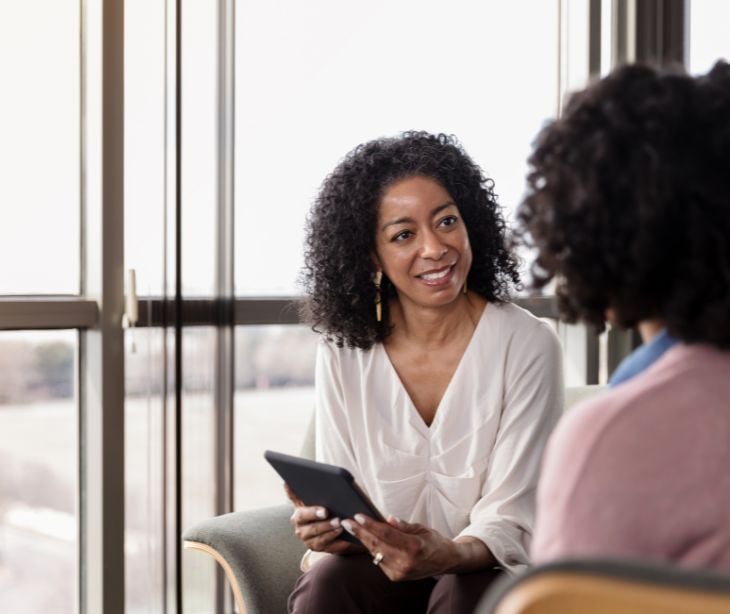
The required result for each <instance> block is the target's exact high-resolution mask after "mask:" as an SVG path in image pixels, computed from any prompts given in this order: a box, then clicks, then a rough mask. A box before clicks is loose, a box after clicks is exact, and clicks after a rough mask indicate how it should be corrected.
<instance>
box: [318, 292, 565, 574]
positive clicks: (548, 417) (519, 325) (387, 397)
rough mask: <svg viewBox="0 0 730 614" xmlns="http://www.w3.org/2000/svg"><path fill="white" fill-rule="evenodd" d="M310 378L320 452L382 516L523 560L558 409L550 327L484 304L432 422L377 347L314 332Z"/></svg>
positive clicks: (507, 561) (558, 364) (509, 560)
mask: <svg viewBox="0 0 730 614" xmlns="http://www.w3.org/2000/svg"><path fill="white" fill-rule="evenodd" d="M315 380H316V456H317V459H318V460H322V461H324V462H327V463H332V464H336V465H340V466H343V467H345V468H347V469H348V470H349V471H350V472H351V473H352V474H353V475H354V476H355V480H356V481H357V482H358V484H360V486H361V487H362V488H363V489H364V490H365V492H367V493H368V495H369V496H370V498H371V499H372V500H373V502H374V503H375V505H376V506H377V507H378V508H379V509H380V511H381V512H383V513H384V514H386V515H387V514H392V515H393V516H396V517H398V518H402V519H404V520H407V521H409V522H418V523H421V524H424V525H426V526H429V527H431V528H433V529H436V530H437V531H439V532H440V533H442V534H443V535H445V536H447V537H449V538H454V537H457V536H473V537H476V538H478V539H481V540H482V541H483V542H484V543H485V544H486V545H487V546H488V547H489V549H490V550H491V552H492V553H493V554H494V556H495V557H496V558H497V560H498V561H499V562H500V563H501V564H502V565H503V566H505V567H506V568H508V569H512V570H515V569H517V568H519V567H520V566H522V565H524V564H526V563H527V552H528V550H529V540H530V537H531V534H532V525H533V521H534V507H535V502H534V498H535V487H536V482H537V476H538V471H539V466H540V459H541V456H542V450H543V447H544V445H545V441H546V439H547V437H548V435H549V434H550V431H551V430H552V428H553V426H554V425H555V424H556V422H557V420H558V418H559V416H560V414H561V412H562V407H563V380H562V358H561V351H560V344H559V342H558V340H557V337H556V335H555V333H554V332H553V331H552V329H551V328H550V327H549V325H547V324H546V323H545V322H543V321H541V320H539V319H537V318H535V317H534V316H532V315H531V314H530V313H528V312H527V311H525V310H523V309H521V308H520V307H517V306H515V305H512V304H509V303H507V304H493V303H490V304H489V305H487V307H486V309H485V310H484V312H483V313H482V315H481V317H480V319H479V321H478V323H477V326H476V328H475V330H474V334H473V336H472V338H471V340H470V342H469V344H468V345H467V347H466V349H465V351H464V354H463V356H462V358H461V360H460V362H459V364H458V366H457V368H456V371H455V372H454V374H453V376H452V379H451V381H450V382H449V384H448V386H447V388H446V390H445V392H444V395H443V398H442V399H441V402H440V403H439V406H438V409H437V411H436V414H435V416H434V419H433V421H432V423H431V425H430V426H429V425H427V424H426V423H425V422H424V421H423V418H422V417H421V415H420V413H419V412H418V410H417V409H416V407H415V406H414V404H413V402H412V400H411V398H410V396H409V395H408V393H407V391H406V389H405V388H404V386H403V384H402V382H401V380H400V378H399V377H398V374H397V372H396V370H395V368H394V366H393V364H392V363H391V361H390V358H389V357H388V355H387V353H386V351H385V349H384V348H383V346H382V345H381V344H378V345H376V346H374V347H373V348H371V349H370V350H360V349H357V348H338V347H337V346H336V345H335V344H334V343H332V342H328V341H323V342H322V343H321V344H320V346H319V351H318V354H317V366H316V378H315Z"/></svg>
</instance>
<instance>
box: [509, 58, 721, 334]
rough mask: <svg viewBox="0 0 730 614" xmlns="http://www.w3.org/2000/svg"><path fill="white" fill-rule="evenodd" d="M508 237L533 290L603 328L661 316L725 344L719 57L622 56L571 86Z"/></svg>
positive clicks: (670, 324)
mask: <svg viewBox="0 0 730 614" xmlns="http://www.w3.org/2000/svg"><path fill="white" fill-rule="evenodd" d="M530 165H531V169H530V174H529V176H528V184H529V187H528V192H527V196H526V197H525V200H524V201H523V203H522V204H521V206H520V208H519V209H518V213H517V218H518V222H519V225H520V230H519V231H518V234H520V235H521V237H522V241H523V242H524V243H527V244H528V245H531V246H533V247H534V248H536V249H537V252H538V256H537V259H536V261H535V263H534V264H533V267H532V273H533V278H534V280H533V287H537V288H540V287H543V286H544V285H545V284H546V283H548V282H549V281H550V280H551V279H553V278H555V282H556V286H557V288H556V292H557V295H558V299H559V306H560V311H561V313H562V315H563V316H564V318H565V319H566V320H568V321H570V322H575V321H577V320H579V319H582V320H584V321H587V322H590V323H592V324H595V325H597V326H598V327H599V328H600V329H603V326H604V317H605V313H606V310H607V309H608V308H611V309H612V310H613V311H614V313H615V318H616V321H617V324H619V325H620V326H623V327H630V326H634V325H636V324H637V323H638V322H640V321H642V320H644V319H649V318H660V319H662V320H663V321H664V323H665V324H666V326H667V329H668V331H669V332H670V334H672V335H674V336H675V337H677V338H679V339H682V340H684V341H686V342H707V343H711V344H713V345H716V346H719V347H721V348H730V65H728V64H727V63H724V62H718V63H717V64H716V65H715V67H714V68H713V69H712V70H711V71H710V72H709V73H708V74H707V75H706V76H702V77H690V76H688V75H687V74H685V73H684V72H683V71H682V70H681V69H677V68H675V69H664V70H660V69H656V68H650V67H647V66H640V65H631V66H623V67H621V68H618V69H616V70H615V71H614V72H612V73H611V74H610V75H608V76H607V77H605V78H604V79H602V80H600V81H598V82H596V83H594V84H593V85H591V86H589V87H588V88H586V89H585V90H583V91H582V92H579V93H577V94H574V95H573V96H572V97H571V98H570V101H569V102H568V104H567V106H566V108H565V111H564V113H563V115H562V117H561V118H560V119H558V120H556V121H554V122H553V123H552V124H550V125H548V126H547V127H546V128H544V129H543V131H542V132H541V133H540V135H539V136H538V138H537V141H536V143H535V147H534V151H533V153H532V156H531V157H530Z"/></svg>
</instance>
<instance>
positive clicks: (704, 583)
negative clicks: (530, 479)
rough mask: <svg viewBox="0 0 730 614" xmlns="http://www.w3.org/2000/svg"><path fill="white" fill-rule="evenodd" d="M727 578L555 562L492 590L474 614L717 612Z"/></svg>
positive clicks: (727, 600) (726, 594)
mask: <svg viewBox="0 0 730 614" xmlns="http://www.w3.org/2000/svg"><path fill="white" fill-rule="evenodd" d="M727 612H730V576H727V575H721V574H718V573H716V572H709V571H701V570H688V569H682V568H677V567H671V566H668V565H659V564H642V563H636V562H629V561H625V562H623V561H616V560H612V561H600V560H590V561H589V560H581V561H578V560H574V561H568V560H566V561H558V562H555V563H548V564H544V565H538V566H536V567H533V568H532V569H531V570H529V571H527V572H526V573H525V574H523V575H521V576H517V577H516V578H506V579H504V580H503V581H502V582H500V583H498V584H496V585H495V586H493V587H492V588H491V589H490V590H489V591H488V593H487V595H486V596H485V597H484V598H483V599H482V602H481V603H480V604H479V606H478V607H477V609H476V611H475V614H558V613H559V614H586V613H590V614H721V613H727Z"/></svg>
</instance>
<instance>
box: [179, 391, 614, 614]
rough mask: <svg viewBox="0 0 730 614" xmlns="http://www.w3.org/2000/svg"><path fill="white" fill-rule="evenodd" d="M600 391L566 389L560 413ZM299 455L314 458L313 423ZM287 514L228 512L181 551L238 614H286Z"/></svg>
mask: <svg viewBox="0 0 730 614" xmlns="http://www.w3.org/2000/svg"><path fill="white" fill-rule="evenodd" d="M600 389H601V387H600V386H583V387H579V388H568V389H566V398H565V407H566V408H567V407H571V406H572V405H573V404H574V403H576V402H577V401H579V400H581V399H583V398H584V397H587V396H590V395H592V394H595V393H596V392H597V391H599V390H600ZM301 455H302V456H304V457H306V458H314V424H313V421H312V422H311V423H310V425H309V428H308V430H307V433H306V435H305V438H304V442H303V446H302V451H301ZM291 513H292V508H291V506H290V505H288V504H284V505H276V506H273V507H267V508H263V509H258V510H252V511H245V512H233V513H231V514H225V515H223V516H217V517H215V518H210V519H208V520H205V521H203V522H200V523H198V524H196V525H194V526H192V527H190V528H189V529H188V530H187V531H185V533H184V535H183V540H184V545H185V548H187V549H189V550H198V551H200V552H205V553H206V554H209V555H210V556H212V557H213V558H214V559H215V560H216V561H217V562H218V563H219V564H220V565H221V566H222V568H223V570H224V571H225V574H226V577H227V579H228V581H229V582H230V585H231V588H232V590H233V595H234V599H235V601H236V606H237V608H238V611H239V612H240V613H241V614H279V613H284V612H286V601H287V598H288V596H289V593H290V592H291V590H292V588H293V587H294V582H295V581H296V579H297V577H299V574H300V571H299V561H300V559H301V557H302V555H303V554H304V550H305V549H304V546H303V545H302V543H301V542H300V541H299V540H298V539H297V538H296V537H294V534H293V532H292V529H291V525H290V524H289V517H290V516H291Z"/></svg>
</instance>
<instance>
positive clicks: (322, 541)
mask: <svg viewBox="0 0 730 614" xmlns="http://www.w3.org/2000/svg"><path fill="white" fill-rule="evenodd" d="M284 489H285V490H286V495H287V497H289V500H290V501H291V502H292V503H293V504H294V513H293V514H292V515H291V518H290V519H289V521H290V522H291V524H292V526H293V527H294V534H295V535H296V536H297V537H298V538H299V539H301V540H302V541H303V542H304V545H305V546H306V547H307V548H309V549H310V550H314V551H316V552H329V553H330V554H343V553H345V552H349V551H350V550H351V549H352V548H351V546H354V544H351V543H350V542H346V541H344V540H342V539H338V538H339V536H340V534H341V533H342V526H341V523H340V519H339V518H332V519H329V518H328V512H327V510H326V509H325V508H323V507H320V506H307V505H305V504H304V502H303V501H302V500H301V499H300V498H299V497H297V496H296V495H295V494H294V493H293V492H292V491H291V489H290V488H289V487H288V486H287V485H286V484H284Z"/></svg>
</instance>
